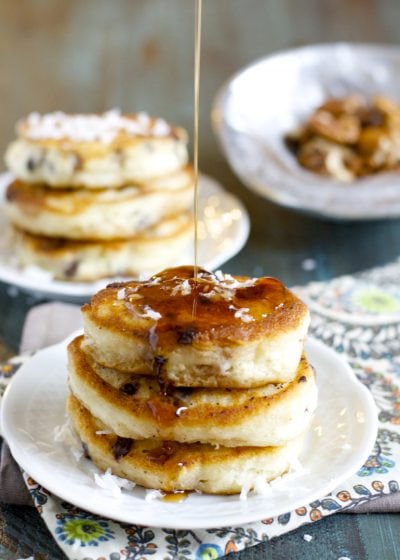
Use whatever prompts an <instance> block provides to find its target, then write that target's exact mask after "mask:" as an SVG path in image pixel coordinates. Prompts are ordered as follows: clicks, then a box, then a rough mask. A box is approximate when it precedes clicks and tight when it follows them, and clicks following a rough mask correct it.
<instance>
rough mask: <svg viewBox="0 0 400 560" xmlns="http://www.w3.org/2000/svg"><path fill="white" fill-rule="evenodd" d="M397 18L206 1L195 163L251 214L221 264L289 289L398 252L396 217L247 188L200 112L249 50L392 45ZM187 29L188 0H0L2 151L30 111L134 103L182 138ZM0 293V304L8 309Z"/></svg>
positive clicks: (188, 97) (379, 5) (189, 96)
mask: <svg viewBox="0 0 400 560" xmlns="http://www.w3.org/2000/svg"><path fill="white" fill-rule="evenodd" d="M399 21H400V2H399V1H398V0H204V2H203V39H202V41H203V42H202V69H201V94H200V99H201V102H200V105H201V116H200V119H201V120H200V135H201V136H200V167H201V169H202V171H203V172H205V173H208V174H210V175H212V176H214V177H215V178H216V179H218V180H219V181H220V182H221V184H222V185H223V186H224V187H225V188H226V189H228V190H230V191H232V192H234V193H235V194H237V195H238V196H239V197H240V198H241V199H242V200H243V202H244V203H245V205H246V206H247V208H248V210H249V213H250V217H251V220H252V232H251V236H250V239H249V242H248V244H247V246H246V247H245V249H244V250H243V251H242V252H241V253H240V254H239V255H238V256H237V257H235V258H234V259H232V260H231V261H230V262H228V263H227V264H226V265H225V266H224V267H223V268H224V270H226V271H228V270H229V271H230V272H232V273H239V272H240V273H244V274H251V275H261V274H269V275H276V276H279V277H281V278H282V280H283V281H284V282H286V283H288V284H290V285H294V284H302V283H306V282H309V281H311V280H320V279H326V278H330V277H332V276H337V275H340V274H344V273H352V272H355V271H357V270H360V269H363V268H368V267H371V266H375V265H379V264H383V263H384V262H386V261H389V260H391V259H394V258H395V257H397V256H398V254H399V253H400V248H399V245H400V244H399V239H400V224H399V221H398V220H392V221H379V222H362V223H356V224H352V223H348V222H347V223H337V222H336V223H335V222H330V221H325V220H320V219H316V218H311V217H308V216H304V215H301V214H297V213H294V212H292V211H289V210H286V209H283V208H280V207H277V206H275V205H273V204H272V203H270V202H268V201H266V200H265V199H263V198H261V197H259V196H258V195H256V194H254V193H251V192H250V191H248V190H247V189H246V188H245V187H244V186H242V185H241V183H240V181H239V180H238V179H237V178H236V177H235V176H234V174H233V173H232V172H231V171H230V169H229V167H228V165H227V163H226V162H225V160H224V158H223V156H222V154H221V151H220V150H219V147H218V144H217V141H216V139H215V137H214V135H213V132H212V128H211V123H210V109H211V105H212V101H213V98H214V97H215V95H216V93H217V91H218V89H219V88H220V86H221V85H222V84H223V83H224V82H225V81H226V80H227V79H228V78H229V77H230V76H231V75H232V74H233V73H235V72H236V71H238V70H239V69H240V68H241V67H243V66H244V65H246V64H249V63H250V62H252V61H253V60H255V59H257V58H259V57H262V56H264V55H266V54H268V53H271V52H274V51H277V50H280V49H286V48H291V47H295V46H301V45H306V44H310V43H319V42H333V41H341V40H345V41H352V42H371V43H390V44H396V43H397V42H398V41H399V38H400V28H399V25H398V22H399ZM193 26H194V1H191V0H113V1H112V2H111V1H110V0H68V1H65V0H51V1H49V0H1V1H0V68H1V72H0V98H1V101H2V104H1V111H0V126H1V135H0V150H1V151H2V152H4V150H5V147H6V145H7V144H8V142H9V141H10V140H11V139H12V138H13V137H14V124H15V122H16V120H17V119H18V118H19V117H21V116H23V115H26V114H27V113H29V112H31V111H39V112H49V111H53V110H62V111H66V112H101V111H103V110H106V109H110V108H113V107H120V108H121V109H122V110H123V111H139V110H144V111H147V112H149V113H152V114H155V115H157V116H161V117H164V118H165V119H167V120H170V121H173V122H175V123H178V124H181V125H183V126H184V127H186V128H187V129H188V130H189V133H190V134H191V132H192V119H193V101H192V100H193ZM266 87H268V84H266ZM255 255H256V260H255V258H254V256H255ZM250 256H252V258H250ZM255 262H256V264H255ZM250 263H251V264H250ZM4 294H5V292H4ZM7 297H8V296H6V295H3V296H0V308H1V307H3V308H4V306H6V305H7V306H8V307H7V309H8V310H9V309H10V305H12V303H10V301H9V300H8V299H7ZM31 303H32V302H31ZM31 303H29V304H27V305H31ZM20 307H21V306H19V307H18V313H21V314H22V313H23V309H22V308H21V309H20ZM25 308H26V306H25ZM8 314H9V313H8ZM8 314H7V316H8ZM5 320H7V318H6V319H5ZM4 330H7V329H6V327H4ZM11 338H12V337H11Z"/></svg>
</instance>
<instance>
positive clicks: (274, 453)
mask: <svg viewBox="0 0 400 560" xmlns="http://www.w3.org/2000/svg"><path fill="white" fill-rule="evenodd" d="M67 408H68V413H69V415H70V417H71V418H72V421H73V425H74V427H75V429H76V431H77V433H78V435H79V437H80V439H81V441H82V442H83V443H84V444H85V449H86V450H87V451H88V453H89V456H90V458H91V459H92V460H93V462H94V463H95V464H96V465H97V466H98V467H99V468H100V469H102V470H106V469H108V468H111V469H112V472H113V474H116V475H118V476H120V477H123V478H126V479H128V480H131V481H133V482H135V483H136V484H140V485H141V486H144V487H145V488H155V489H158V490H162V491H166V492H174V491H179V490H181V491H182V490H185V491H190V490H197V491H200V492H207V493H210V494H235V493H239V492H240V491H241V490H242V487H246V488H249V489H250V488H253V487H254V485H255V484H257V481H258V482H259V481H260V479H261V480H262V481H269V480H272V479H274V478H276V477H277V476H279V475H281V474H283V473H284V472H286V471H287V470H288V469H289V467H290V464H291V463H292V462H293V461H294V460H295V459H296V458H297V456H298V455H299V453H300V450H301V445H302V440H303V438H302V437H298V438H296V439H294V440H292V441H290V442H288V443H287V444H286V445H284V446H281V447H249V446H246V447H235V448H232V447H229V448H227V447H223V446H220V447H218V448H216V447H214V446H212V445H206V444H201V443H191V444H185V443H176V442H173V441H162V440H130V439H124V438H119V437H117V436H116V435H115V434H109V433H107V432H108V431H109V430H108V429H107V426H106V425H105V424H104V423H102V422H100V421H99V420H97V419H96V418H94V417H93V416H92V415H91V414H90V412H89V411H88V410H87V409H86V408H85V407H84V406H83V405H82V404H81V403H80V402H79V401H78V400H77V399H76V398H75V397H73V396H70V397H69V398H68V405H67ZM97 432H99V433H97Z"/></svg>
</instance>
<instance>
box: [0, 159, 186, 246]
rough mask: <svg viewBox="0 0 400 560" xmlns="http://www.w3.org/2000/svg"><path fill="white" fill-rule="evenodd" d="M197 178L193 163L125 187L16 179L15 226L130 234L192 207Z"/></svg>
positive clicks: (10, 207) (11, 213) (9, 206)
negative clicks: (63, 186)
mask: <svg viewBox="0 0 400 560" xmlns="http://www.w3.org/2000/svg"><path fill="white" fill-rule="evenodd" d="M193 184H194V177H193V170H192V168H191V167H190V166H187V167H186V168H184V169H181V170H179V171H176V172H174V173H172V174H170V175H168V176H165V177H162V178H158V179H152V180H150V181H148V182H147V183H146V184H145V185H143V186H135V185H130V186H126V187H121V188H120V189H100V190H99V189H97V190H95V189H61V188H60V189H54V188H49V187H47V186H45V185H34V184H31V183H26V182H22V181H19V180H15V181H13V182H12V183H11V184H10V185H9V186H8V189H7V192H6V205H5V210H6V213H7V215H8V217H9V219H10V221H11V222H12V223H13V224H14V225H15V226H17V227H19V228H21V229H23V230H25V231H28V232H30V233H33V234H37V235H45V236H49V237H63V238H66V239H77V240H103V239H104V240H110V239H124V238H128V237H133V236H134V235H136V234H138V233H140V232H142V231H143V230H145V229H146V228H148V227H150V226H152V225H154V224H156V223H158V222H159V221H161V220H162V219H164V218H166V217H168V216H171V215H176V214H178V213H179V212H183V211H186V210H189V209H190V207H191V206H192V203H193Z"/></svg>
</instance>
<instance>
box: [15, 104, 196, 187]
mask: <svg viewBox="0 0 400 560" xmlns="http://www.w3.org/2000/svg"><path fill="white" fill-rule="evenodd" d="M17 134H18V136H19V137H18V139H17V140H15V141H14V142H12V143H11V144H10V145H9V147H8V149H7V152H6V156H5V159H6V164H7V166H8V168H9V169H10V170H11V171H12V172H13V173H14V174H15V176H16V177H17V178H18V179H20V180H22V181H26V182H28V183H46V184H47V185H50V186H52V187H70V188H71V187H86V188H96V189H98V188H99V187H102V188H114V187H121V186H124V185H126V184H129V183H131V182H142V181H148V180H149V179H153V178H155V177H161V176H163V175H167V174H169V173H173V172H174V171H176V170H178V169H180V168H181V167H182V166H184V165H186V163H187V161H188V154H187V146H186V144H187V134H186V132H185V131H184V130H183V129H182V128H179V127H174V126H171V125H169V124H167V123H166V122H165V121H164V120H162V119H155V118H152V117H149V116H148V115H147V114H145V113H138V114H135V115H121V114H120V113H119V112H118V111H116V110H114V111H108V112H107V113H103V114H102V115H94V114H92V115H90V114H89V115H66V114H64V113H60V112H57V113H49V114H47V115H39V114H37V113H32V114H31V115H29V116H28V117H27V119H25V120H23V121H21V122H20V123H19V124H18V127H17Z"/></svg>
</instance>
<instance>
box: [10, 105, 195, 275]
mask: <svg viewBox="0 0 400 560" xmlns="http://www.w3.org/2000/svg"><path fill="white" fill-rule="evenodd" d="M17 131H18V136H19V137H18V139H17V140H15V141H14V142H12V143H11V144H10V146H9V147H8V150H7V153H6V163H7V165H8V167H9V169H10V170H11V171H12V172H13V174H14V176H15V177H16V179H15V180H13V181H12V183H11V184H10V185H9V186H8V189H7V193H6V212H7V214H8V216H9V219H10V221H11V223H12V224H13V226H14V235H13V237H14V243H15V247H16V250H17V257H18V261H19V264H20V265H22V266H26V265H37V266H40V267H42V268H44V269H46V270H49V271H50V272H51V273H52V274H53V276H54V277H55V278H58V279H67V280H76V281H91V280H95V279H98V278H103V277H108V276H116V275H134V276H140V275H142V274H146V273H148V272H149V271H155V270H159V267H166V266H171V265H173V264H175V263H176V262H177V259H178V258H179V257H180V256H181V253H182V250H183V249H184V247H186V246H187V244H188V243H189V242H190V239H191V236H192V231H193V229H192V227H193V219H192V215H191V213H190V211H189V209H190V207H191V206H192V201H193V186H194V174H193V170H192V167H191V166H190V165H189V164H188V153H187V135H186V133H185V131H184V130H183V129H181V128H177V127H173V126H170V125H169V124H167V123H166V122H165V121H164V120H162V119H155V118H151V117H149V116H148V115H147V114H145V113H138V114H136V115H121V114H120V113H119V112H118V111H109V112H107V113H104V114H102V115H66V114H64V113H51V114H47V115H43V116H40V115H38V114H37V113H32V114H31V115H29V117H28V118H27V119H26V120H24V121H21V122H20V123H19V125H18V127H17Z"/></svg>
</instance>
